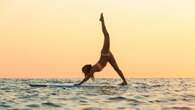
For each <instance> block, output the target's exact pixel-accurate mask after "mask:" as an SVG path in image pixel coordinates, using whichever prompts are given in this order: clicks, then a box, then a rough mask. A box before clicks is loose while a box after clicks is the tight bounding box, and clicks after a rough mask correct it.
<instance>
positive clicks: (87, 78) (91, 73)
mask: <svg viewBox="0 0 195 110" xmlns="http://www.w3.org/2000/svg"><path fill="white" fill-rule="evenodd" d="M93 74H94V69H93V68H92V69H91V71H90V73H89V75H85V78H84V79H83V80H82V81H81V82H80V83H78V84H75V85H81V84H83V83H84V82H86V81H88V80H89V78H91V77H92V76H93Z"/></svg>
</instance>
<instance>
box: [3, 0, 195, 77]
mask: <svg viewBox="0 0 195 110" xmlns="http://www.w3.org/2000/svg"><path fill="white" fill-rule="evenodd" d="M101 12H104V16H105V22H106V25H107V28H108V31H109V33H110V39H111V51H112V52H113V54H114V56H115V58H116V60H117V61H118V65H119V66H120V68H121V70H122V71H123V72H124V75H125V76H126V77H190V78H191V77H194V78H195V1H194V0H0V77H12V78H13V77H14V78H15V77H17V78H24V77H28V78H38V77H47V78H48V77H50V78H51V77H58V78H68V77H83V74H82V72H81V68H82V66H83V65H85V64H95V63H96V62H97V60H98V58H99V56H100V51H101V48H102V45H103V34H102V32H101V25H100V22H99V16H100V13H101ZM95 76H97V77H118V76H117V73H116V72H115V71H114V70H113V69H112V68H111V66H110V65H109V64H108V65H107V67H106V68H104V70H103V71H102V72H99V73H96V74H95Z"/></svg>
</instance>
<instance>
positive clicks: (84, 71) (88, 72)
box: [82, 64, 92, 75]
mask: <svg viewBox="0 0 195 110" xmlns="http://www.w3.org/2000/svg"><path fill="white" fill-rule="evenodd" d="M91 68H92V66H91V65H90V64H87V65H85V66H83V68H82V71H83V73H84V74H85V75H89V74H90V71H91Z"/></svg>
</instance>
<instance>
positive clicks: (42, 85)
mask: <svg viewBox="0 0 195 110" xmlns="http://www.w3.org/2000/svg"><path fill="white" fill-rule="evenodd" d="M29 86H31V87H62V88H72V87H116V86H110V85H94V84H83V85H74V84H72V83H63V84H61V83H32V84H29Z"/></svg>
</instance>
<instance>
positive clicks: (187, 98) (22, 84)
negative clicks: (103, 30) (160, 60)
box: [0, 78, 195, 110]
mask: <svg viewBox="0 0 195 110" xmlns="http://www.w3.org/2000/svg"><path fill="white" fill-rule="evenodd" d="M79 80H81V79H0V110H195V79H160V78H158V79H155V78H154V79H128V83H129V84H128V86H115V87H111V86H110V87H109V86H108V87H103V86H102V87H90V88H87V87H83V88H78V87H74V88H52V87H44V88H35V87H30V86H29V85H28V84H29V83H75V82H78V81H79ZM120 82H121V80H120V79H96V81H95V82H89V83H95V84H98V85H117V84H118V83H120Z"/></svg>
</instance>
